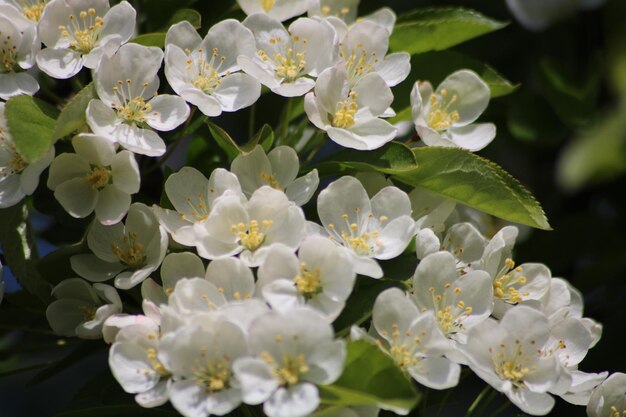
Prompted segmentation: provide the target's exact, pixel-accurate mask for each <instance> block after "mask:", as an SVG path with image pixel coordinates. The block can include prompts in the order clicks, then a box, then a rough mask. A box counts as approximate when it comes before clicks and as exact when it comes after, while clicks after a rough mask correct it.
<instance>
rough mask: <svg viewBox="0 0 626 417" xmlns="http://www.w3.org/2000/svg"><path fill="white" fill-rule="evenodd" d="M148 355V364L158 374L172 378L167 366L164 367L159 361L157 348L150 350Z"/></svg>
mask: <svg viewBox="0 0 626 417" xmlns="http://www.w3.org/2000/svg"><path fill="white" fill-rule="evenodd" d="M146 355H147V356H148V362H150V366H152V369H154V370H155V372H156V373H157V374H159V375H160V376H162V377H168V376H170V372H169V371H168V370H167V369H166V368H165V366H163V364H162V363H161V361H159V359H158V358H157V351H156V349H155V348H149V349H148V351H147V352H146Z"/></svg>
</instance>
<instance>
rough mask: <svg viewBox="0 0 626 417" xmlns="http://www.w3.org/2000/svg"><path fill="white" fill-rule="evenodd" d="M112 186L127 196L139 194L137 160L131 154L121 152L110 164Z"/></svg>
mask: <svg viewBox="0 0 626 417" xmlns="http://www.w3.org/2000/svg"><path fill="white" fill-rule="evenodd" d="M111 174H112V176H113V185H114V186H115V187H117V188H118V189H120V190H122V191H124V192H125V193H128V194H135V193H138V192H139V186H140V175H139V166H138V165H137V160H136V159H135V155H134V154H133V153H132V152H128V151H122V152H120V153H118V154H117V155H115V156H114V157H113V161H112V162H111Z"/></svg>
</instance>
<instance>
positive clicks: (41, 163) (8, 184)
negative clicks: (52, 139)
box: [0, 103, 54, 208]
mask: <svg viewBox="0 0 626 417" xmlns="http://www.w3.org/2000/svg"><path fill="white" fill-rule="evenodd" d="M4 109H5V104H4V103H0V208H6V207H11V206H14V205H16V204H17V203H19V202H20V201H22V199H23V198H24V197H26V196H27V195H31V194H32V193H34V192H35V189H36V188H37V185H38V184H39V176H40V175H41V173H42V172H43V170H44V169H46V167H47V166H48V165H50V162H52V160H53V159H54V147H50V149H49V150H48V152H47V153H46V154H45V155H44V156H43V157H42V158H41V159H40V160H38V161H35V162H33V163H31V164H29V163H27V162H26V161H25V160H24V158H22V156H21V155H20V153H19V152H18V151H17V148H16V147H15V144H14V143H13V140H12V139H11V135H10V133H9V130H8V128H7V123H6V118H5V114H4Z"/></svg>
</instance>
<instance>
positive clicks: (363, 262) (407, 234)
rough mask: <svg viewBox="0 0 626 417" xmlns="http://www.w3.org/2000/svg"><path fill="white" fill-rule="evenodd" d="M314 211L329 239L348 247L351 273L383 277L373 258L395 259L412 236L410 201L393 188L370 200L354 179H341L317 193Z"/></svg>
mask: <svg viewBox="0 0 626 417" xmlns="http://www.w3.org/2000/svg"><path fill="white" fill-rule="evenodd" d="M317 211H318V214H319V217H320V220H321V222H322V224H323V225H324V228H325V229H326V232H327V233H328V235H329V237H330V239H331V240H332V241H333V242H335V243H336V244H338V245H341V246H344V247H346V248H348V250H349V253H350V254H351V256H352V262H353V263H354V269H355V272H356V273H358V274H361V275H367V276H370V277H372V278H381V277H382V276H383V271H382V269H381V267H380V266H379V265H378V263H377V262H376V260H375V259H392V258H395V257H396V256H398V255H400V254H401V253H402V251H404V249H405V248H406V247H407V245H408V244H409V242H410V240H411V238H413V236H414V235H415V222H414V221H413V219H412V218H411V202H410V201H409V197H408V196H407V195H406V193H405V192H403V191H402V190H400V189H399V188H396V187H385V188H383V189H382V190H381V191H379V192H378V193H377V194H376V195H375V196H374V197H373V198H372V199H371V200H370V199H369V197H368V196H367V193H366V192H365V189H364V188H363V186H362V185H361V183H360V182H359V181H358V180H357V179H356V178H354V177H350V176H345V177H342V178H340V179H338V180H337V181H335V182H333V183H331V184H330V185H329V186H328V187H326V189H324V190H323V191H322V192H321V193H320V195H319V197H318V199H317Z"/></svg>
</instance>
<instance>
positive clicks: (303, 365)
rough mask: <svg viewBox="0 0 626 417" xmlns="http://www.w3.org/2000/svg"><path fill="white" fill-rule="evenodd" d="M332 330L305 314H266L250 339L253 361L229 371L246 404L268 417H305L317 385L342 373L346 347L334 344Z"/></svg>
mask: <svg viewBox="0 0 626 417" xmlns="http://www.w3.org/2000/svg"><path fill="white" fill-rule="evenodd" d="M333 336H334V333H333V329H332V327H331V325H330V324H329V323H328V322H326V321H325V320H324V319H323V318H322V317H321V316H319V315H318V314H317V313H314V312H312V311H310V310H308V309H296V310H291V311H289V312H288V313H286V314H284V315H283V314H280V313H278V312H274V311H272V312H269V313H266V314H264V315H262V316H260V317H259V318H258V319H257V320H255V321H254V322H253V323H252V325H251V327H250V332H249V335H248V343H249V346H250V350H251V353H252V354H253V355H254V357H249V358H241V359H239V360H237V361H235V363H234V366H233V369H234V371H235V376H236V377H237V379H238V380H239V382H240V383H241V389H242V391H243V400H244V402H245V403H247V404H260V403H262V402H265V404H264V405H263V411H264V412H265V414H266V415H268V416H269V417H304V416H307V415H309V414H311V413H312V412H313V411H314V410H315V409H316V408H317V406H318V405H319V403H320V398H319V392H318V389H317V387H316V386H315V385H316V384H321V385H324V384H331V383H333V382H334V381H335V380H337V378H339V376H340V375H341V372H342V370H343V364H344V361H345V357H346V348H345V342H344V341H343V340H334V339H333Z"/></svg>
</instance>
